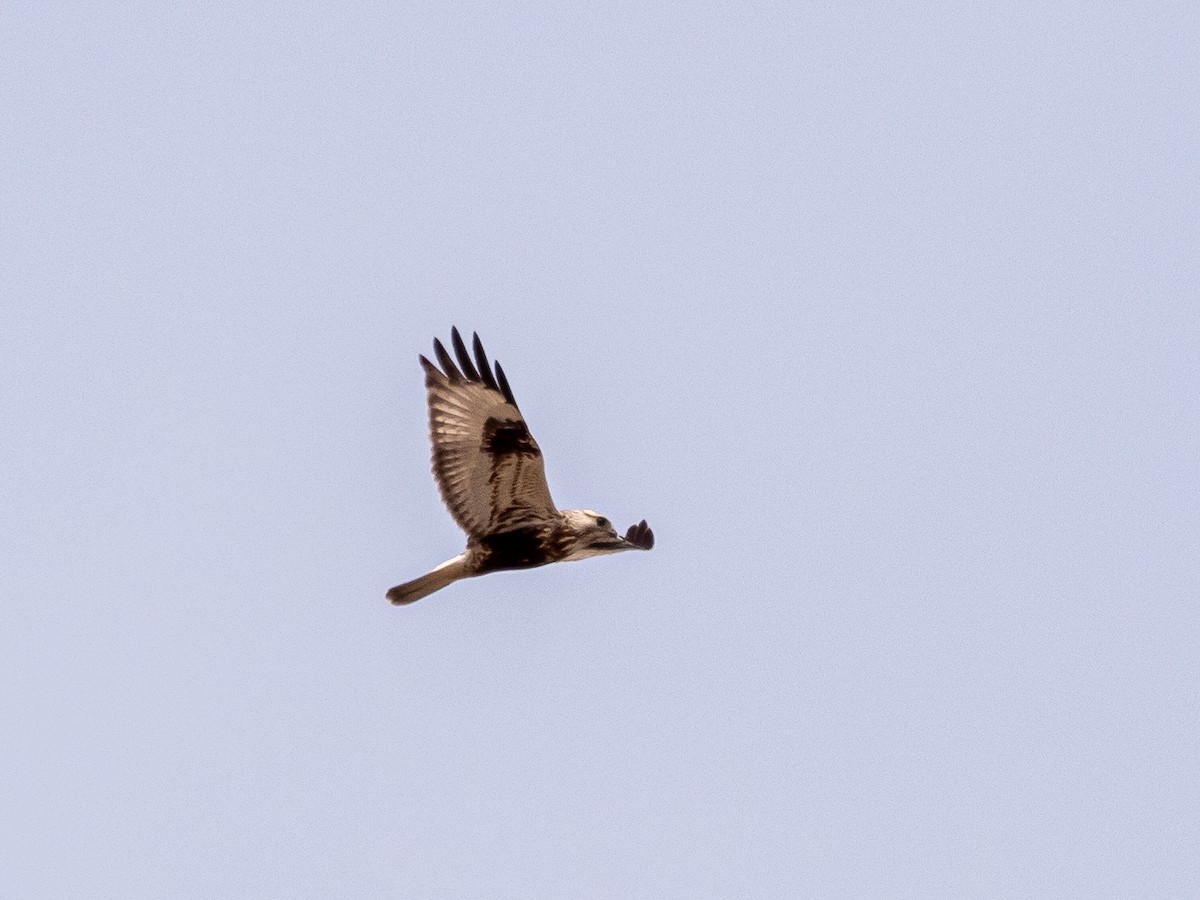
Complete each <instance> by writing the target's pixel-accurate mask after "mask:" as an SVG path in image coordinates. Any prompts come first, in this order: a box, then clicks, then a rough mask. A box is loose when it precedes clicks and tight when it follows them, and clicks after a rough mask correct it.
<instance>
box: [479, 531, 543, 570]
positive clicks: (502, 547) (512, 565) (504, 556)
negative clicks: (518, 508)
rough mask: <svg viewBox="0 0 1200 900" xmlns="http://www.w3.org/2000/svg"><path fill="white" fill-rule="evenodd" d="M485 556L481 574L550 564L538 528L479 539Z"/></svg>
mask: <svg viewBox="0 0 1200 900" xmlns="http://www.w3.org/2000/svg"><path fill="white" fill-rule="evenodd" d="M479 544H480V546H481V547H482V548H483V549H484V551H485V552H486V556H485V558H484V560H483V562H482V565H481V567H480V570H481V572H493V571H495V570H497V569H531V568H533V567H534V566H542V565H545V564H546V563H548V562H550V560H549V559H548V558H547V557H546V549H545V547H544V546H543V544H542V539H541V530H540V529H538V528H518V529H516V530H514V531H502V532H500V533H499V534H489V535H487V536H486V537H483V538H480V539H479Z"/></svg>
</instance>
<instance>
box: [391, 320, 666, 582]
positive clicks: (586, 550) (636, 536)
mask: <svg viewBox="0 0 1200 900" xmlns="http://www.w3.org/2000/svg"><path fill="white" fill-rule="evenodd" d="M450 343H451V344H452V345H453V347H454V354H455V356H456V357H457V358H458V365H457V366H456V365H455V364H454V360H453V359H452V358H451V357H450V354H449V353H447V352H446V348H445V347H444V346H442V342H441V341H439V340H437V339H436V338H435V339H434V341H433V349H434V352H435V355H436V356H437V360H438V363H440V364H441V368H440V369H439V368H438V367H437V366H435V365H434V364H433V363H431V362H430V361H429V360H428V359H426V358H425V357H424V356H422V357H421V367H422V368H423V369H424V370H425V390H426V394H427V397H428V402H429V436H430V440H431V441H432V442H433V475H434V478H435V479H436V480H437V485H438V490H439V491H440V492H441V495H442V501H443V502H444V503H445V504H446V508H447V509H449V510H450V515H452V516H453V517H454V521H455V522H457V523H458V525H459V527H460V528H462V530H463V531H465V532H466V533H467V549H466V550H465V551H464V552H463V553H461V554H459V555H458V556H456V557H454V558H453V559H448V560H446V562H444V563H442V564H441V565H440V566H438V567H437V568H436V569H434V570H433V571H432V572H428V573H426V574H425V575H422V576H421V577H420V578H417V579H414V580H413V581H408V582H405V583H404V584H398V585H396V586H395V587H394V588H392V589H391V590H390V591H388V592H387V596H388V599H389V600H391V601H392V602H393V603H396V604H404V603H413V602H414V601H417V600H420V599H421V598H422V597H428V596H429V595H430V594H432V593H433V592H434V591H440V590H441V589H442V588H444V587H446V586H447V585H450V584H453V583H454V582H455V581H459V580H461V579H463V578H473V577H474V576H476V575H486V574H487V573H488V572H497V571H500V570H503V569H531V568H533V567H534V566H544V565H546V564H547V563H553V562H569V561H571V560H574V559H587V558H588V557H589V556H600V555H602V554H605V553H620V552H621V551H622V550H649V549H650V548H651V547H653V546H654V532H653V531H651V530H650V526H649V525H647V524H646V520H645V519H642V521H640V522H638V523H637V524H636V525H631V526H630V527H629V529H628V530H627V531H626V532H625V536H624V537H622V536H621V535H619V534H617V531H616V529H615V528H613V525H612V522H610V521H609V520H608V519H606V518H605V517H604V516H602V515H600V514H599V513H595V512H592V510H590V509H563V510H560V509H558V508H557V507H556V506H555V505H554V501H553V500H552V499H550V488H549V486H547V484H546V471H545V468H544V466H543V465H542V451H541V450H540V449H539V448H538V445H537V442H536V441H535V440H534V439H533V435H531V434H530V433H529V428H528V427H527V426H526V425H525V419H524V417H523V416H522V415H521V411H520V410H519V409H518V408H517V401H516V400H515V399H513V392H512V388H510V387H509V386H508V379H507V378H505V376H504V370H503V369H502V368H500V363H496V364H495V371H494V372H493V370H492V364H491V363H490V362H488V358H487V354H485V353H484V351H483V343H482V342H481V341H480V340H479V335H477V334H476V335H474V341H473V347H472V349H473V350H474V351H475V355H474V359H472V357H471V354H470V353H468V352H467V347H466V344H464V343H463V339H462V336H461V335H459V333H458V329H457V328H452V329H451V330H450Z"/></svg>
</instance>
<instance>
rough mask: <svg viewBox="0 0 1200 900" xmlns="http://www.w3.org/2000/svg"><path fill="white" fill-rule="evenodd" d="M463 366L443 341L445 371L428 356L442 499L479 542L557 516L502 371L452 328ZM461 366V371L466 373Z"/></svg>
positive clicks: (440, 353) (437, 344)
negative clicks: (469, 347)
mask: <svg viewBox="0 0 1200 900" xmlns="http://www.w3.org/2000/svg"><path fill="white" fill-rule="evenodd" d="M450 336H451V343H452V344H453V346H454V352H455V355H456V356H457V357H458V365H457V366H456V365H455V364H454V360H453V359H451V358H450V354H449V353H447V352H446V348H445V347H443V346H442V342H441V341H439V340H436V339H435V340H434V342H433V349H434V351H435V355H436V356H437V360H438V362H439V363H440V364H441V369H439V368H438V367H437V366H435V365H434V364H433V363H431V362H430V361H429V360H428V359H426V358H425V357H424V356H422V357H421V366H422V367H423V368H424V369H425V387H426V390H427V392H428V398H429V434H430V439H431V440H432V441H433V474H434V477H435V478H436V479H437V484H438V490H439V491H441V494H442V500H443V501H444V502H445V504H446V507H447V508H448V509H449V510H450V514H451V515H452V516H454V521H456V522H457V523H458V524H459V527H461V528H462V530H463V531H465V532H466V533H467V534H468V535H470V536H471V537H473V538H478V537H482V536H484V535H488V534H493V533H495V532H498V531H505V530H507V528H508V527H511V526H512V525H514V524H516V523H518V522H519V521H520V520H521V519H525V518H527V517H528V516H530V514H532V516H533V517H535V518H543V517H547V516H554V515H556V514H557V509H556V508H555V506H554V501H553V500H552V499H551V497H550V488H549V487H548V486H547V485H546V471H545V468H544V467H543V465H542V451H541V450H540V449H538V445H537V442H536V441H535V440H534V439H533V435H531V434H530V433H529V429H528V428H527V427H526V425H525V419H524V418H523V417H522V416H521V411H520V410H519V409H517V401H516V400H514V399H513V394H512V389H511V388H510V387H509V386H508V379H507V378H505V377H504V370H503V369H501V368H500V364H499V363H496V367H495V372H494V373H493V371H492V365H491V363H489V362H488V358H487V355H486V354H485V353H484V351H483V344H482V342H480V340H479V335H475V336H474V348H473V349H474V351H475V358H474V360H472V359H471V354H469V353H468V352H467V348H466V345H465V344H464V343H463V340H462V337H461V336H460V335H459V333H458V329H457V328H454V329H452V330H451V332H450ZM460 367H461V371H460Z"/></svg>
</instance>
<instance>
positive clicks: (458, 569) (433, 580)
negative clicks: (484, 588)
mask: <svg viewBox="0 0 1200 900" xmlns="http://www.w3.org/2000/svg"><path fill="white" fill-rule="evenodd" d="M470 576H471V573H470V572H468V571H467V554H465V553H463V554H461V555H459V556H456V557H454V559H448V560H446V561H445V562H444V563H442V564H441V565H440V566H438V567H437V568H436V569H434V570H433V571H432V572H427V573H426V574H424V575H422V576H421V577H420V578H414V579H413V580H412V581H406V582H405V583H404V584H398V585H396V586H395V587H394V588H392V589H391V590H390V591H388V592H387V598H388V599H389V600H391V601H392V602H393V603H395V604H396V605H397V606H402V605H403V604H405V603H415V602H416V601H418V600H420V599H421V598H422V597H428V596H429V595H430V594H432V593H433V592H434V591H440V590H441V589H442V588H444V587H446V586H447V585H449V584H453V583H454V582H456V581H458V580H459V579H460V578H469V577H470Z"/></svg>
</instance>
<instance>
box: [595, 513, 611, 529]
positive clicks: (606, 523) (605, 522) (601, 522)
mask: <svg viewBox="0 0 1200 900" xmlns="http://www.w3.org/2000/svg"><path fill="white" fill-rule="evenodd" d="M596 524H597V525H599V526H600V527H601V528H607V527H608V526H609V525H611V524H612V523H611V522H609V521H608V519H606V518H604V516H600V517H599V518H598V519H596Z"/></svg>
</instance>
